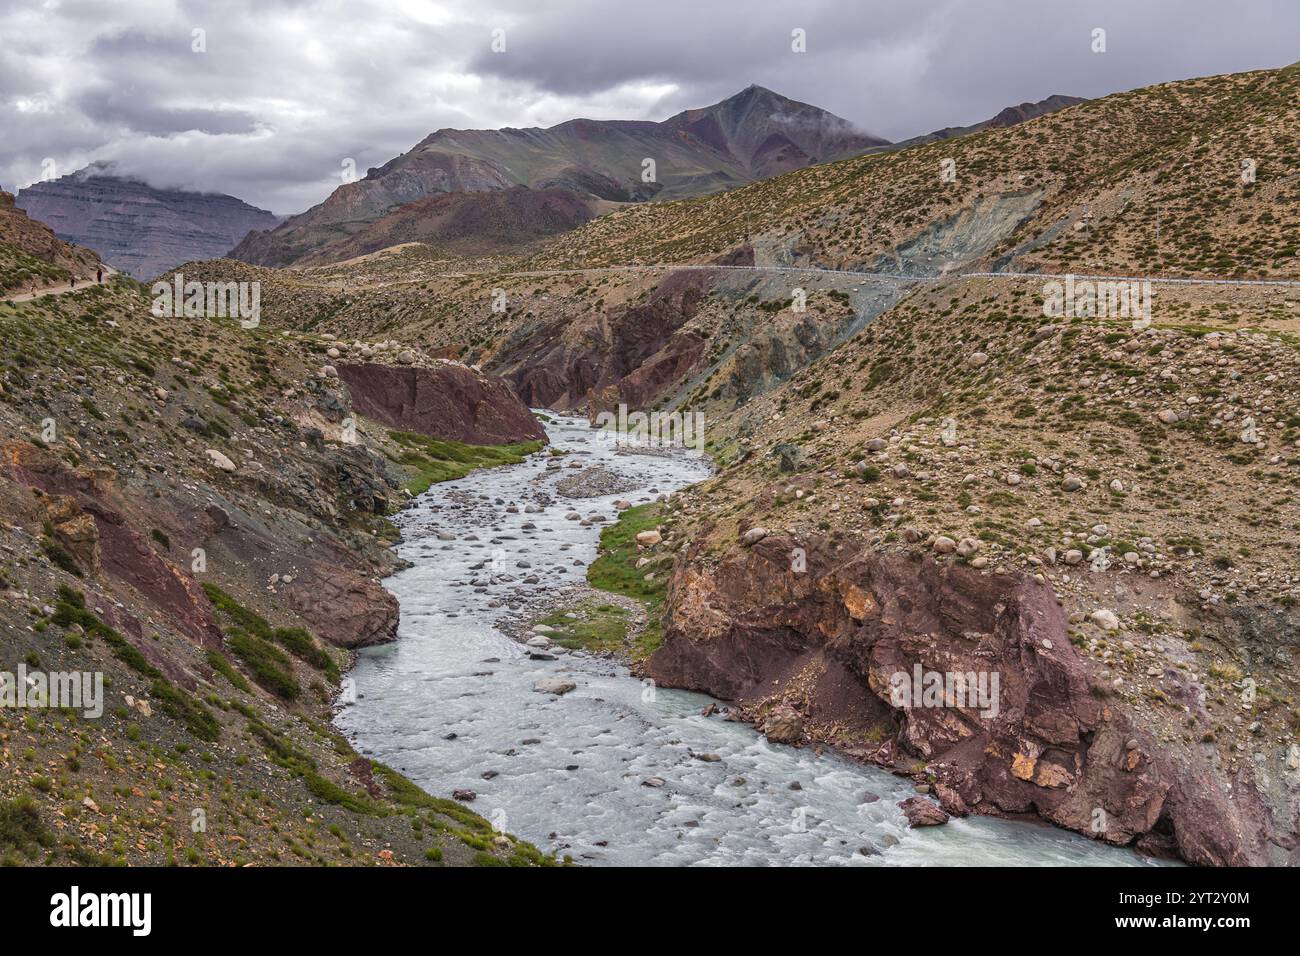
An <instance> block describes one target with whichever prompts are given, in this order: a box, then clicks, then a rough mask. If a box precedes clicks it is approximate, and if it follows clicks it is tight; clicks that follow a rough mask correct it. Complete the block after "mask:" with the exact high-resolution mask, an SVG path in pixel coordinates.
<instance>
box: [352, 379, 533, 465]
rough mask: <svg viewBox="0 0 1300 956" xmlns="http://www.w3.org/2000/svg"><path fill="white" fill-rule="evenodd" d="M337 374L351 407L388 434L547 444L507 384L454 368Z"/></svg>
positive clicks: (482, 442) (481, 442)
mask: <svg viewBox="0 0 1300 956" xmlns="http://www.w3.org/2000/svg"><path fill="white" fill-rule="evenodd" d="M338 374H339V378H340V379H342V381H343V382H344V383H345V384H346V385H347V387H348V390H349V391H350V392H351V396H352V405H353V407H354V408H355V409H356V410H357V411H358V412H359V413H360V414H362V415H365V416H366V417H367V418H373V419H374V420H375V421H378V422H382V423H383V424H385V425H387V426H389V427H390V428H397V429H400V430H402V431H412V432H419V433H420V434H422V435H429V436H431V437H433V438H441V439H447V440H450V441H459V442H465V443H467V444H473V445H505V444H510V443H513V442H522V441H535V440H539V439H540V440H543V441H544V440H545V439H546V431H545V430H544V429H543V428H542V426H541V423H540V422H538V420H537V419H536V418H534V417H533V414H532V412H530V411H529V410H528V407H527V406H526V405H524V403H523V402H521V401H520V400H519V399H518V398H516V397H515V394H514V393H513V392H512V391H511V390H510V389H509V387H508V386H507V385H506V384H505V383H504V382H502V381H501V380H499V379H496V378H491V377H489V376H486V375H483V374H481V373H478V372H475V371H474V370H472V369H470V368H468V367H466V366H464V365H460V364H459V363H456V362H437V363H435V364H434V365H432V366H426V367H413V366H396V365H377V364H365V365H346V364H345V365H340V366H339V367H338Z"/></svg>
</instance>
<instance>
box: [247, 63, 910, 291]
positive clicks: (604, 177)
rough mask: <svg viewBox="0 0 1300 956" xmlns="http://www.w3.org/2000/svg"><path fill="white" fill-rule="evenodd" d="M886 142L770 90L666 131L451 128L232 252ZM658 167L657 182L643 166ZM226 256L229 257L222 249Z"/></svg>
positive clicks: (652, 187) (647, 125)
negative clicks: (441, 207) (435, 209)
mask: <svg viewBox="0 0 1300 956" xmlns="http://www.w3.org/2000/svg"><path fill="white" fill-rule="evenodd" d="M886 142H887V141H886V140H883V139H880V138H878V137H874V136H870V135H868V134H865V133H862V132H860V131H858V130H856V129H854V128H853V126H852V124H850V123H849V122H848V121H847V120H844V119H841V118H840V117H838V116H835V115H834V114H832V113H828V112H826V111H825V110H821V109H818V108H817V107H815V106H810V105H808V104H807V103H799V102H797V101H795V100H791V99H787V98H786V97H784V96H781V95H779V94H777V93H773V92H772V91H771V90H767V89H764V88H763V87H761V86H750V87H748V88H747V89H745V90H742V91H741V92H740V93H737V94H736V95H735V96H732V97H730V98H728V99H725V100H723V101H722V102H720V103H715V104H714V105H713V106H708V107H704V108H702V109H695V110H687V111H685V112H683V113H678V114H677V115H676V116H673V117H671V118H669V119H667V120H665V121H663V122H661V123H654V122H643V121H633V120H588V119H575V120H569V121H568V122H565V123H561V124H559V125H558V126H552V127H550V128H549V129H539V128H531V129H499V130H457V129H442V130H438V131H437V132H435V133H433V134H431V135H429V136H428V137H426V138H425V139H424V140H422V141H421V142H419V143H418V144H416V146H415V147H414V148H412V149H411V150H410V151H409V152H406V153H403V154H402V155H400V156H398V157H396V158H395V159H392V160H390V161H389V162H387V163H385V164H384V165H383V166H381V167H379V168H378V169H371V170H370V171H369V172H368V173H367V174H366V176H365V178H364V179H361V180H359V181H357V182H354V183H347V184H344V185H342V186H340V187H339V188H338V189H336V190H334V192H333V193H332V194H331V195H330V196H329V198H328V199H326V200H325V202H323V203H321V204H320V205H318V206H315V207H313V208H312V209H309V210H308V211H307V212H305V213H302V214H301V215H298V216H293V217H291V218H290V219H288V220H287V221H286V222H285V223H283V224H282V225H281V226H280V227H279V228H277V229H275V231H274V232H272V233H270V234H269V235H252V236H249V237H248V239H247V240H245V241H244V242H242V243H240V244H239V246H237V247H236V248H235V249H234V250H233V251H232V252H231V256H232V257H233V258H236V259H240V260H243V261H245V262H249V263H253V264H257V265H270V266H281V265H288V264H290V263H292V262H296V261H298V260H299V259H302V258H303V257H305V256H307V255H309V254H310V253H312V252H313V251H314V250H316V249H319V248H320V247H322V246H324V245H327V244H329V243H331V242H335V241H337V240H338V239H339V238H341V237H344V236H346V235H348V234H349V233H350V232H352V231H354V230H356V229H357V228H358V224H366V223H370V222H373V221H375V220H376V219H379V218H380V217H382V216H383V215H385V214H387V213H388V212H390V211H391V210H393V209H395V208H397V207H398V206H401V205H404V204H406V203H410V202H414V201H416V200H418V199H424V198H426V197H428V196H432V195H438V194H442V193H449V192H485V191H493V190H503V189H510V188H512V187H515V186H528V187H530V188H533V189H543V190H546V189H564V190H568V191H570V192H573V193H577V194H579V195H585V196H588V197H591V198H593V199H601V200H608V201H613V202H640V201H644V200H648V199H675V198H682V197H688V196H699V195H704V194H707V193H712V192H717V191H719V190H723V189H730V188H734V187H736V186H741V185H744V184H745V183H749V182H753V181H755V180H758V179H763V178H766V177H768V176H773V175H777V174H780V173H784V172H788V171H790V170H792V169H798V168H801V167H804V166H809V165H812V164H814V163H820V162H826V161H827V160H831V159H837V158H840V157H843V156H849V155H854V154H856V153H860V152H862V151H864V150H866V149H870V148H872V147H875V146H881V145H884V144H885V143H886ZM647 159H649V160H653V161H654V166H655V168H654V176H653V180H652V181H650V182H646V181H645V180H644V179H643V169H644V167H643V163H644V161H645V160H647ZM223 251H224V250H223Z"/></svg>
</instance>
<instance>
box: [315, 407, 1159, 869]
mask: <svg viewBox="0 0 1300 956" xmlns="http://www.w3.org/2000/svg"><path fill="white" fill-rule="evenodd" d="M547 431H548V434H549V436H550V439H551V442H552V446H551V447H553V448H558V449H564V450H566V451H568V452H570V455H569V456H567V457H566V458H564V459H556V460H560V461H563V462H564V463H565V464H567V463H568V462H569V461H580V462H581V463H582V464H584V465H590V464H596V463H602V464H604V465H606V466H607V467H608V468H609V469H610V470H612V471H615V472H617V473H618V474H620V475H622V476H625V477H626V478H628V479H629V480H630V481H634V482H635V490H632V491H624V492H622V493H620V494H611V495H605V496H601V497H596V498H587V499H581V500H571V499H566V498H562V497H560V496H559V495H557V494H556V492H555V488H554V486H555V482H556V480H558V479H559V478H560V477H563V476H565V475H570V474H572V470H571V469H569V468H567V467H560V468H558V469H556V468H549V469H548V467H547V464H548V462H549V461H551V460H552V458H551V456H549V455H548V454H547V453H546V452H542V453H540V454H537V455H534V456H532V458H531V459H529V460H528V461H527V462H525V463H523V464H520V465H514V466H508V467H502V468H495V469H491V470H486V471H479V472H476V473H474V474H472V475H470V476H468V477H466V478H463V479H460V480H459V481H453V482H446V483H443V484H438V485H434V486H433V487H432V488H431V489H430V490H429V492H427V493H426V494H425V495H423V496H421V497H420V499H419V500H418V501H417V502H416V503H415V505H414V506H412V507H410V508H408V509H406V510H405V511H403V512H402V513H401V515H400V516H398V518H397V519H396V520H397V523H398V525H399V526H400V527H401V529H402V533H403V536H404V539H405V540H404V541H403V543H402V544H401V545H399V553H400V554H401V556H402V557H404V558H406V559H407V560H409V561H410V562H412V566H411V567H409V568H407V569H406V570H404V571H401V572H399V573H398V574H395V575H393V576H392V577H390V578H389V579H388V580H387V581H386V582H385V583H386V585H387V587H388V588H389V590H391V591H392V593H393V594H394V595H396V597H397V599H398V600H399V601H400V602H401V608H402V618H401V625H400V628H399V631H398V639H397V641H396V642H394V643H392V644H388V645H385V646H382V647H375V648H367V649H365V650H363V651H362V652H361V653H360V654H359V656H358V660H357V662H356V666H355V668H354V669H353V670H352V672H351V674H350V683H349V685H348V687H349V692H348V694H347V702H346V703H345V704H344V705H343V706H342V707H341V708H340V710H339V711H338V714H337V717H336V723H337V725H338V727H339V728H340V729H341V730H342V731H343V732H344V733H345V734H346V735H347V736H348V737H349V738H350V739H351V740H352V742H353V743H354V745H355V746H356V748H357V750H358V751H359V752H360V753H362V754H365V755H366V756H370V757H373V758H374V759H377V760H381V761H383V762H384V763H387V764H389V765H390V766H393V767H396V768H398V769H400V770H401V771H402V772H403V773H405V774H406V775H407V776H408V777H410V778H411V779H412V780H414V781H415V782H417V783H418V784H420V785H421V786H422V787H424V788H425V789H427V790H428V791H429V792H431V793H434V794H437V795H440V796H450V794H451V791H452V790H453V789H457V788H467V789H472V790H474V791H475V792H476V793H477V795H478V796H477V799H476V800H475V801H474V802H473V803H471V804H470V806H471V807H472V808H473V809H474V810H475V811H477V812H478V813H480V814H482V815H483V816H485V817H487V818H488V819H489V820H492V821H493V822H494V823H496V824H498V825H499V826H500V827H501V828H502V829H505V830H508V831H509V832H511V833H514V834H516V835H517V836H519V837H522V838H524V839H527V840H529V841H531V842H532V843H534V844H536V845H537V846H538V847H539V848H540V849H542V850H543V851H550V850H555V851H556V852H558V853H559V855H561V856H564V855H566V854H568V855H571V856H572V857H573V859H574V860H575V861H576V862H579V863H583V864H588V865H657V866H687V865H715V866H716V865H729V864H731V865H736V864H739V865H808V864H843V865H858V866H904V865H963V864H980V865H1044V864H1046V865H1083V866H1133V865H1149V864H1151V863H1152V861H1150V860H1147V859H1145V858H1142V857H1139V856H1138V855H1137V854H1135V853H1133V852H1131V851H1128V850H1123V849H1117V848H1114V847H1109V846H1105V845H1103V844H1099V843H1096V842H1094V841H1092V840H1089V839H1086V838H1084V837H1083V836H1080V835H1078V834H1075V833H1070V832H1067V831H1063V830H1058V829H1056V828H1053V827H1049V826H1046V825H1040V824H1034V823H1021V822H1012V821H1006V820H996V819H992V818H988V817H969V818H965V819H958V818H954V819H953V820H952V821H950V822H949V823H948V824H946V825H944V826H940V827H929V828H922V829H915V830H912V829H908V827H907V823H906V820H905V819H904V817H903V813H902V811H901V810H899V809H898V807H897V805H896V804H897V802H898V801H899V800H902V799H904V798H906V797H909V796H912V795H914V793H915V791H914V789H913V787H912V785H911V783H910V782H909V781H907V780H905V779H900V778H896V777H894V776H892V775H891V774H889V773H886V772H885V771H883V770H879V769H877V768H873V767H863V766H859V765H856V764H854V763H852V762H850V761H849V760H847V759H844V758H842V757H839V756H837V755H835V754H833V753H824V754H822V755H820V756H819V755H817V754H815V753H813V752H812V751H811V750H809V749H803V748H794V747H787V746H782V745H777V744H772V743H769V742H768V741H767V740H766V739H765V738H763V737H762V736H761V735H760V734H758V733H757V732H756V731H754V730H753V729H752V728H751V727H750V726H748V725H746V724H742V723H738V722H730V721H727V720H724V719H722V718H720V717H716V716H714V717H704V716H701V710H702V709H703V708H704V706H705V705H706V704H707V703H709V698H707V697H704V696H702V695H700V694H694V693H687V692H683V691H674V690H665V689H663V688H658V689H657V690H655V691H654V692H653V693H648V692H646V688H643V686H642V683H641V682H640V681H639V680H637V679H636V678H634V677H632V676H631V675H630V674H629V673H628V671H627V669H626V668H625V667H622V666H620V665H617V664H614V663H612V662H610V661H607V660H603V659H600V658H595V657H591V656H588V655H584V654H565V655H562V656H559V657H558V659H556V660H554V661H542V660H534V659H531V658H530V657H529V656H528V654H527V652H526V650H525V648H524V647H523V646H522V645H520V644H518V643H516V642H515V641H513V640H511V639H510V638H508V637H507V636H505V635H504V634H503V633H502V632H501V631H500V630H498V629H497V628H496V626H495V624H496V623H497V622H500V621H502V620H504V619H505V618H506V616H507V615H512V614H517V613H518V612H517V611H515V610H513V609H511V608H510V607H509V605H508V603H507V602H508V600H509V599H510V598H512V597H518V596H537V595H541V594H544V593H546V592H552V591H554V590H555V589H557V588H559V587H563V586H564V585H565V584H566V583H577V582H581V581H582V580H584V578H585V566H586V565H587V564H588V563H589V562H590V561H592V560H593V559H594V558H595V555H596V546H597V542H598V538H599V532H600V528H601V527H602V524H600V523H596V522H592V523H590V524H588V525H586V526H584V525H583V524H582V523H581V522H579V521H574V520H571V519H566V517H565V516H566V514H568V513H570V512H571V511H577V512H578V513H580V514H582V515H584V516H590V515H601V516H603V517H604V518H605V519H606V520H607V521H612V520H614V519H615V516H616V515H617V511H616V510H615V508H614V502H615V501H616V500H618V499H620V498H623V499H627V500H629V501H632V502H633V503H640V502H644V501H650V500H653V499H654V498H655V497H656V496H657V495H658V494H661V493H663V494H667V493H670V492H672V491H674V490H676V489H679V488H681V487H684V486H685V485H687V484H690V483H692V482H695V481H698V480H700V479H701V478H703V477H705V476H706V475H707V474H708V467H707V465H706V464H705V463H704V462H702V461H700V460H698V459H695V458H692V457H690V456H688V455H681V456H678V457H653V456H648V455H635V454H619V453H617V451H616V449H615V448H614V447H613V446H612V445H611V444H610V443H608V442H607V441H604V440H602V438H601V436H600V435H599V433H597V432H594V431H593V430H591V429H590V428H589V427H588V426H587V423H586V421H585V419H575V418H556V419H554V420H553V421H552V422H551V423H550V424H548V426H547ZM530 505H532V506H533V508H532V509H531V510H528V506H530ZM539 506H540V510H538V507H539ZM521 562H522V563H523V564H524V565H525V566H524V567H519V566H518V565H519V564H520V563H521ZM525 578H532V579H534V581H535V583H524V579H525ZM549 676H562V677H564V678H565V679H567V680H571V681H573V682H574V683H575V684H577V688H576V690H573V691H572V692H570V693H568V694H566V695H564V696H559V697H557V696H554V695H552V694H548V693H538V692H537V691H535V690H534V689H533V685H534V683H535V682H536V681H537V680H539V679H541V678H543V677H549ZM698 754H708V755H716V756H717V757H718V758H719V759H717V760H716V761H711V760H702V759H699V757H697V756H696V755H698ZM652 778H658V780H662V781H663V786H658V787H656V786H646V785H645V782H646V781H647V780H651V781H652V782H654V781H653V780H652Z"/></svg>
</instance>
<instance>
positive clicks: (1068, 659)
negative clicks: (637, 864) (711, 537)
mask: <svg viewBox="0 0 1300 956" xmlns="http://www.w3.org/2000/svg"><path fill="white" fill-rule="evenodd" d="M796 547H798V548H802V549H804V551H805V553H806V566H807V570H806V572H803V573H795V572H793V571H792V570H791V565H792V562H791V553H792V552H793V551H794V549H795V548H796ZM698 557H699V556H684V555H683V556H679V558H678V566H677V569H676V572H675V574H674V576H673V580H672V583H671V585H670V588H669V598H668V611H667V615H666V618H665V637H664V642H663V645H662V646H661V647H660V649H659V650H658V651H657V652H656V653H655V654H654V656H653V657H652V658H651V659H650V661H649V662H648V664H647V665H646V668H645V669H646V672H647V674H648V676H651V677H653V678H655V679H656V680H657V681H659V682H660V683H662V684H664V685H667V686H674V687H686V688H690V689H693V690H700V691H704V692H707V693H710V694H713V695H715V696H718V697H722V698H725V699H729V700H732V701H736V702H737V703H738V704H739V705H740V706H741V709H742V712H743V713H744V714H745V715H746V716H747V717H748V718H750V719H753V720H755V721H756V722H759V723H760V724H762V723H764V722H765V721H766V719H767V717H768V715H769V714H775V713H779V714H782V715H785V716H783V719H782V722H783V723H784V724H788V723H789V717H788V713H789V710H790V709H793V710H794V711H795V712H797V713H799V714H801V715H802V717H803V718H804V730H805V732H806V734H807V737H808V738H809V739H810V740H813V741H818V742H823V743H830V744H834V745H836V746H839V747H841V748H842V749H844V750H845V751H846V752H847V753H848V754H850V755H852V756H854V757H857V758H859V759H863V760H866V761H870V762H872V763H876V764H879V765H881V766H885V767H887V768H889V769H892V770H895V771H897V772H905V773H912V774H917V775H921V774H923V775H925V776H926V777H927V779H928V780H930V781H931V782H932V784H933V789H934V793H935V795H936V796H937V797H938V798H939V800H940V802H941V804H942V805H943V808H944V810H946V811H947V812H949V813H953V814H965V813H985V814H992V815H999V816H1022V815H1036V816H1039V817H1042V818H1043V819H1046V820H1049V821H1051V822H1053V823H1056V824H1059V825H1060V826H1063V827H1067V828H1069V829H1072V830H1077V831H1079V832H1080V833H1083V834H1085V835H1088V836H1091V837H1094V838H1097V839H1104V840H1106V841H1107V842H1110V843H1114V844H1117V845H1133V844H1136V845H1137V846H1138V847H1139V848H1141V849H1144V850H1147V851H1149V852H1162V853H1170V854H1176V855H1177V856H1179V857H1181V858H1182V859H1184V860H1187V861H1189V862H1192V863H1199V864H1211V865H1242V864H1259V863H1277V862H1281V861H1285V859H1286V858H1287V856H1288V855H1289V854H1291V853H1293V852H1294V846H1293V845H1291V844H1292V843H1293V840H1292V839H1291V838H1289V837H1288V836H1287V833H1288V832H1289V831H1290V830H1292V829H1293V826H1291V823H1290V822H1289V821H1280V822H1278V823H1276V825H1275V821H1274V820H1273V819H1272V815H1271V813H1270V810H1269V809H1268V808H1267V807H1266V806H1265V804H1264V802H1263V801H1262V800H1261V797H1260V791H1258V790H1257V789H1256V786H1255V784H1254V782H1253V781H1252V780H1250V779H1246V778H1243V777H1242V776H1241V775H1237V776H1235V777H1233V778H1231V779H1229V778H1228V776H1227V775H1226V774H1225V773H1223V772H1221V771H1219V770H1217V769H1216V766H1215V764H1214V761H1213V760H1212V758H1210V757H1207V756H1205V754H1204V753H1203V752H1202V751H1200V750H1198V749H1196V748H1195V747H1194V745H1192V744H1184V743H1182V742H1180V741H1168V740H1164V741H1162V740H1158V739H1156V737H1155V736H1154V735H1153V734H1152V733H1151V732H1150V731H1149V730H1148V729H1147V728H1146V727H1145V726H1143V725H1141V724H1140V723H1139V722H1138V721H1137V720H1135V718H1134V717H1133V715H1131V714H1130V713H1129V712H1128V710H1127V707H1126V704H1125V702H1124V701H1123V700H1122V699H1121V698H1119V697H1118V696H1116V695H1114V694H1113V692H1112V689H1111V687H1110V686H1109V684H1107V683H1105V682H1103V681H1101V680H1099V679H1097V678H1096V677H1094V676H1093V674H1092V671H1091V666H1090V664H1089V662H1088V661H1087V660H1086V659H1085V658H1083V657H1082V656H1080V655H1079V654H1078V653H1077V652H1076V650H1075V648H1074V647H1073V645H1072V644H1071V643H1070V640H1069V633H1068V628H1067V622H1066V618H1065V614H1064V612H1063V610H1062V609H1061V607H1060V606H1059V604H1058V603H1057V601H1056V599H1055V596H1054V594H1053V593H1052V591H1051V589H1050V588H1049V587H1048V586H1046V585H1043V584H1039V583H1038V582H1036V581H1035V580H1034V579H1032V578H1030V577H1028V576H1025V575H1021V574H981V573H979V572H976V571H974V570H972V569H970V568H967V567H964V566H961V565H957V564H949V563H936V562H935V561H934V560H932V559H930V558H929V557H922V556H919V555H909V554H899V553H889V552H876V551H866V550H863V549H862V548H861V547H860V546H859V545H857V544H856V543H848V542H839V543H833V542H832V541H830V540H828V539H825V538H821V537H815V538H811V539H808V540H798V541H796V540H794V539H792V538H786V537H777V536H769V537H766V538H764V539H763V540H761V541H760V542H759V543H757V544H756V545H754V546H753V547H752V548H749V549H746V550H744V551H740V552H737V553H733V554H732V555H730V556H728V557H727V558H725V559H724V560H723V561H722V562H721V564H719V565H718V566H716V567H712V568H710V569H708V570H704V569H703V568H702V567H701V566H699V565H698V564H697V563H695V561H696V559H697V558H698ZM917 668H919V669H920V672H921V673H922V674H925V673H938V674H941V675H947V674H956V673H961V674H975V675H987V676H989V677H991V676H992V675H996V676H997V685H995V686H996V695H995V705H994V706H990V707H981V706H972V705H971V704H972V701H971V700H970V699H969V698H949V699H947V700H939V701H937V702H934V701H908V700H907V699H906V698H900V696H899V694H898V692H897V691H896V690H895V689H894V685H892V684H891V679H897V678H895V675H900V674H901V675H905V676H906V678H907V679H908V682H909V686H910V679H911V678H912V677H913V675H914V674H915V673H916V672H917ZM922 767H923V768H924V769H923V770H922V769H921V768H922Z"/></svg>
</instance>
